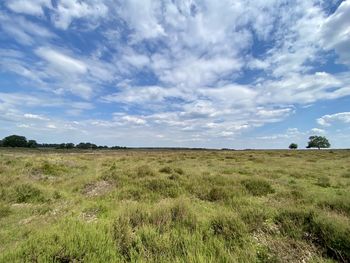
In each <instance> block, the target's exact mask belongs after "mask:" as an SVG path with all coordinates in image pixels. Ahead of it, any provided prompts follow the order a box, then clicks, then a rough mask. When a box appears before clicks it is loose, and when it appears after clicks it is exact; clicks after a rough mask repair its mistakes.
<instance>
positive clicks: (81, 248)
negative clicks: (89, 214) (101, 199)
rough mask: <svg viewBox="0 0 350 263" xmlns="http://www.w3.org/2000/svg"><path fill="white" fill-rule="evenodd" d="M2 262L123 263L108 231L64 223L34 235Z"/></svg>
mask: <svg viewBox="0 0 350 263" xmlns="http://www.w3.org/2000/svg"><path fill="white" fill-rule="evenodd" d="M2 259H3V260H4V261H2V262H120V261H121V259H120V257H118V253H117V251H116V249H115V248H114V245H113V239H112V236H111V235H110V233H109V232H108V228H107V227H106V226H105V225H101V224H86V223H83V222H80V221H76V220H64V221H62V222H61V223H60V224H58V225H55V226H53V227H51V228H50V229H47V228H46V229H43V230H42V231H39V232H37V233H36V234H33V235H31V236H30V237H29V238H28V239H26V240H25V242H24V243H23V244H22V245H21V246H19V247H18V248H17V249H14V250H11V251H8V252H7V253H6V254H5V255H3V257H2Z"/></svg>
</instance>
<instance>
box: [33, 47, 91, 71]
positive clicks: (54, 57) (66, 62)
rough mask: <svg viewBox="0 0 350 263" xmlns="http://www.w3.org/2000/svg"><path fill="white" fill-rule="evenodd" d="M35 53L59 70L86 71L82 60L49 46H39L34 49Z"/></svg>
mask: <svg viewBox="0 0 350 263" xmlns="http://www.w3.org/2000/svg"><path fill="white" fill-rule="evenodd" d="M36 54H37V55H38V56H40V57H41V58H43V59H45V60H46V61H47V62H49V63H50V65H51V66H52V67H54V68H55V69H56V70H58V71H61V72H64V73H73V74H75V73H78V74H84V73H86V71H87V67H86V65H85V64H84V62H82V61H80V60H78V59H75V58H72V57H70V56H68V55H66V54H63V53H61V52H59V51H56V50H53V49H51V48H48V47H40V48H38V49H37V50H36Z"/></svg>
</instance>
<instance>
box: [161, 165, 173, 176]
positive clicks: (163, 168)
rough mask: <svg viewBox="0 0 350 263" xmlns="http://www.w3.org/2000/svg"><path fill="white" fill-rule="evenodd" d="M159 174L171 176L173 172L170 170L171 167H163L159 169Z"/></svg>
mask: <svg viewBox="0 0 350 263" xmlns="http://www.w3.org/2000/svg"><path fill="white" fill-rule="evenodd" d="M159 172H161V173H166V174H171V173H172V172H173V169H171V167H169V166H164V167H162V168H160V169H159Z"/></svg>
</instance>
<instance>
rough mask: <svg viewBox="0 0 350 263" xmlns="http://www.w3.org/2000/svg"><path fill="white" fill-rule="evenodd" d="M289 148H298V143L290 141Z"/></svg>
mask: <svg viewBox="0 0 350 263" xmlns="http://www.w3.org/2000/svg"><path fill="white" fill-rule="evenodd" d="M289 149H291V150H294V149H298V144H296V143H291V144H290V145H289Z"/></svg>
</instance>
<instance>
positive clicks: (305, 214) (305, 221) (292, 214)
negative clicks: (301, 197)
mask: <svg viewBox="0 0 350 263" xmlns="http://www.w3.org/2000/svg"><path fill="white" fill-rule="evenodd" d="M313 217H314V215H313V213H312V211H305V210H302V209H299V210H298V209H294V210H284V211H282V212H281V213H279V214H278V215H277V216H276V218H275V221H276V222H277V224H278V225H279V226H280V231H281V232H282V233H283V234H285V235H288V236H290V237H292V238H298V239H300V238H302V237H303V236H304V235H305V234H307V231H308V228H309V227H310V223H311V222H312V220H313Z"/></svg>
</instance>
